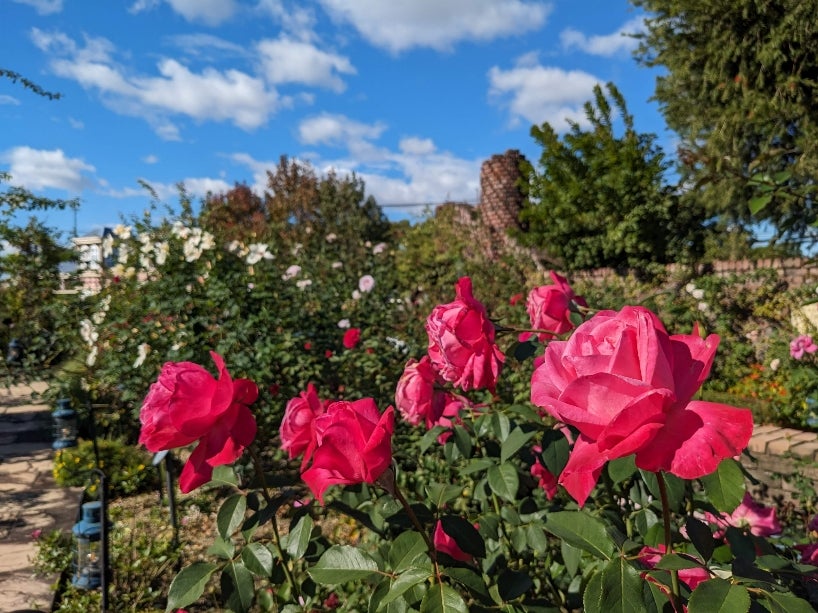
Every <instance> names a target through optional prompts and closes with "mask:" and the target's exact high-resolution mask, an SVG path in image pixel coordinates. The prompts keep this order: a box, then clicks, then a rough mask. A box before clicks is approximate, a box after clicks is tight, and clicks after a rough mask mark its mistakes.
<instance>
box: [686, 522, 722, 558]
mask: <svg viewBox="0 0 818 613" xmlns="http://www.w3.org/2000/svg"><path fill="white" fill-rule="evenodd" d="M685 529H686V530H687V536H688V538H689V539H690V542H691V543H693V546H694V547H695V548H696V551H698V552H699V555H701V557H702V559H703V560H704V561H705V562H707V561H708V560H709V559H710V557H711V556H712V555H713V550H714V549H715V548H716V540H715V539H714V538H713V532H712V531H711V530H710V526H708V525H707V524H706V523H704V522H703V521H701V520H700V519H696V518H695V517H693V516H692V515H691V516H689V517H688V518H687V521H686V522H685Z"/></svg>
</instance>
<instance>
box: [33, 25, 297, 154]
mask: <svg viewBox="0 0 818 613" xmlns="http://www.w3.org/2000/svg"><path fill="white" fill-rule="evenodd" d="M31 38H32V40H33V41H34V43H35V44H36V45H37V46H38V47H39V48H40V49H41V50H43V51H45V52H47V53H50V54H52V60H51V64H50V65H51V69H52V70H53V71H54V72H55V73H56V74H58V75H59V76H62V77H65V78H69V79H73V80H75V81H77V82H78V83H79V84H80V85H82V86H83V87H85V88H86V89H95V90H98V91H99V93H100V95H101V98H102V101H103V103H105V104H106V105H107V106H108V107H109V108H111V109H112V110H113V111H115V112H117V113H120V114H125V115H132V116H137V117H142V118H144V119H146V120H147V121H148V122H149V123H151V125H153V126H154V129H155V130H156V132H157V133H158V134H159V135H160V136H162V137H164V138H166V139H170V140H175V139H178V137H179V134H178V127H177V126H175V125H174V124H173V123H172V122H171V121H170V119H169V117H170V116H174V115H184V116H187V117H190V118H192V119H195V120H197V121H206V120H209V121H226V122H231V123H233V124H235V125H236V126H238V127H240V128H242V129H245V130H252V129H254V128H258V127H259V126H261V125H263V124H264V123H266V121H267V119H268V118H269V116H270V115H271V114H272V113H273V112H274V111H276V110H277V108H279V107H280V106H281V104H282V101H281V100H280V99H279V97H278V94H277V92H276V91H275V90H273V89H268V87H267V85H266V84H265V82H264V81H263V79H261V78H258V77H254V76H251V75H248V74H247V73H244V72H241V71H239V70H232V69H231V70H225V71H220V70H216V69H214V68H205V69H203V70H202V71H200V72H194V71H192V70H191V69H189V68H188V67H187V66H185V65H183V64H181V63H180V62H178V61H177V60H174V59H167V58H165V59H161V60H160V61H159V62H158V64H157V72H158V75H156V76H150V75H132V74H130V73H129V72H128V71H126V70H125V69H123V68H122V67H120V66H119V65H118V64H117V63H116V62H115V61H114V59H113V57H112V56H113V52H114V47H113V45H112V44H111V43H110V42H109V41H107V40H106V39H103V38H86V40H85V41H84V42H85V44H84V46H79V45H77V44H76V42H75V41H74V40H72V39H71V38H69V37H67V36H65V35H64V34H62V33H46V32H44V31H42V30H39V29H37V28H34V29H33V30H32V33H31Z"/></svg>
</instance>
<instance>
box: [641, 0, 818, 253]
mask: <svg viewBox="0 0 818 613" xmlns="http://www.w3.org/2000/svg"><path fill="white" fill-rule="evenodd" d="M632 2H633V4H634V5H635V6H637V7H640V8H643V9H645V10H646V11H647V12H648V19H647V22H646V23H647V31H646V32H645V33H643V34H642V35H640V39H641V43H640V46H639V48H638V49H637V51H636V57H637V59H638V60H639V61H640V62H642V63H643V64H645V65H647V66H653V67H660V68H662V69H663V74H662V76H660V77H658V78H657V85H656V92H655V99H656V100H658V102H659V104H660V106H661V110H662V113H663V114H664V117H665V120H666V122H667V125H668V126H669V127H670V128H671V129H672V130H674V131H675V132H677V133H678V135H679V138H680V147H679V158H680V162H681V173H682V178H683V180H684V182H685V183H684V184H685V185H686V187H687V189H688V193H689V195H690V196H691V197H695V198H697V199H698V200H700V201H701V202H703V203H704V204H705V205H706V206H707V209H708V211H709V212H710V213H711V214H713V215H718V216H720V217H721V219H722V220H724V221H727V222H729V223H732V224H733V225H743V226H747V225H748V224H752V223H754V222H757V221H768V222H770V223H771V224H772V225H773V226H774V227H775V228H776V229H777V238H779V239H798V238H800V237H803V236H804V235H808V234H810V233H811V232H812V230H813V229H812V228H811V226H812V224H814V223H815V221H816V219H818V212H817V211H816V206H815V193H816V184H815V176H816V173H817V172H818V148H816V143H818V128H816V120H818V107H816V106H815V104H814V100H815V94H816V87H818V20H816V18H815V16H816V14H818V1H817V0H763V1H762V0H730V1H729V2H728V1H718V2H699V1H697V0H632Z"/></svg>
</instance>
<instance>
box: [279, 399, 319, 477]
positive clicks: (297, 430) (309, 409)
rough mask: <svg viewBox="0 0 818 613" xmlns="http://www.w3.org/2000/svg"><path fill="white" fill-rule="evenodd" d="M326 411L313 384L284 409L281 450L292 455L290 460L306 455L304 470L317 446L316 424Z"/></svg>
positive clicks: (280, 429) (303, 463)
mask: <svg viewBox="0 0 818 613" xmlns="http://www.w3.org/2000/svg"><path fill="white" fill-rule="evenodd" d="M324 409H325V403H324V402H321V400H320V399H319V398H318V392H316V391H315V386H314V385H313V384H312V383H310V384H308V385H307V391H305V392H301V394H300V395H299V396H297V397H295V398H291V399H290V400H289V402H287V406H286V408H285V409H284V418H283V419H282V420H281V427H280V428H279V435H280V436H281V448H282V449H283V450H284V451H286V452H287V453H289V454H290V459H292V458H295V457H297V456H299V455H301V454H302V453H303V454H304V460H303V462H302V464H301V469H302V470H303V469H304V467H305V466H306V465H307V462H309V460H310V457H312V452H313V449H315V445H316V444H317V441H316V435H315V430H314V423H315V419H316V418H317V417H318V416H319V415H323V413H324Z"/></svg>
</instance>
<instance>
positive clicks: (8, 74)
mask: <svg viewBox="0 0 818 613" xmlns="http://www.w3.org/2000/svg"><path fill="white" fill-rule="evenodd" d="M0 78H5V79H8V80H10V81H11V82H12V83H18V82H19V83H20V85H22V86H23V87H24V88H26V89H29V90H31V91H32V92H34V93H35V94H37V95H38V96H43V97H44V98H48V99H49V100H59V99H60V98H62V94H60V93H59V92H51V91H48V90H46V89H43V88H42V87H41V86H40V85H38V84H37V83H35V82H34V81H32V80H31V79H28V78H26V77H24V76H23V75H21V74H20V73H19V72H14V71H13V70H9V69H8V68H0Z"/></svg>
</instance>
